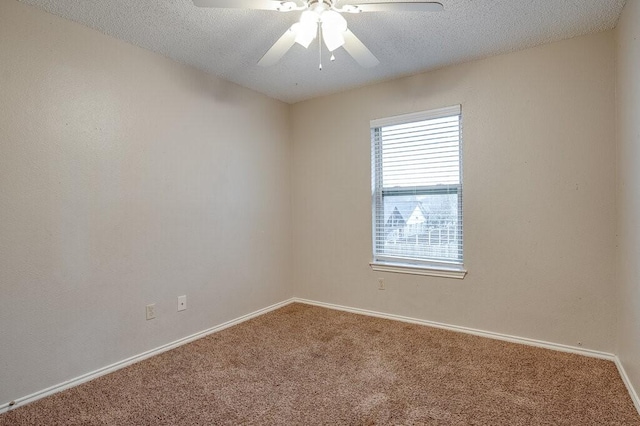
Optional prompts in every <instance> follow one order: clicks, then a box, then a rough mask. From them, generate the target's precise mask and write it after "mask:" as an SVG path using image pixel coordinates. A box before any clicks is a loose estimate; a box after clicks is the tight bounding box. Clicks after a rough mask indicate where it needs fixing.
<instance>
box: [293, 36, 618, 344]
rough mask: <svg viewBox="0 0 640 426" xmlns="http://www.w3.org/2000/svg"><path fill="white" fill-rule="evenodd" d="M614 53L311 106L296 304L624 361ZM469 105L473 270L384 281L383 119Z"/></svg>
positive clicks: (367, 90)
mask: <svg viewBox="0 0 640 426" xmlns="http://www.w3.org/2000/svg"><path fill="white" fill-rule="evenodd" d="M614 54H615V49H614V36H613V33H612V32H607V33H602V34H596V35H591V36H586V37H580V38H576V39H572V40H568V41H563V42H559V43H554V44H550V45H546V46H543V47H539V48H535V49H529V50H526V51H522V52H518V53H513V54H508V55H502V56H498V57H493V58H489V59H486V60H482V61H478V62H473V63H468V64H463V65H460V66H455V67H449V68H446V69H442V70H439V71H435V72H430V73H426V74H421V75H416V76H412V77H408V78H403V79H399V80H394V81H390V82H387V83H383V84H378V85H374V86H369V87H364V88H361V89H358V90H352V91H349V92H345V93H340V94H336V95H333V96H328V97H324V98H319V99H316V100H311V101H308V102H304V103H299V104H296V105H295V106H294V108H293V111H292V117H293V121H292V122H293V133H292V135H293V141H294V149H293V152H294V154H293V160H294V162H293V168H294V170H293V182H292V184H293V194H294V195H293V196H294V202H293V218H294V249H293V253H294V261H293V265H294V274H293V276H294V287H295V294H296V296H299V297H303V298H308V299H313V300H318V301H324V302H329V303H335V304H340V305H347V306H352V307H358V308H365V309H372V310H375V311H382V312H387V313H393V314H398V315H405V316H409V317H415V318H421V319H427V320H432V321H438V322H443V323H447V324H452V325H459V326H466V327H472V328H477V329H482V330H489V331H493V332H501V333H506V334H510V335H516V336H521V337H527V338H533V339H541V340H545V341H550V342H556V343H561V344H567V345H572V346H577V345H578V342H581V343H582V344H583V347H585V348H591V349H595V350H603V351H608V352H611V351H613V350H614V345H615V336H614V330H615V311H616V302H617V299H616V295H615V282H614V251H615V249H614V242H615V235H614V234H615V200H614V194H615V170H614V162H615V113H614V108H615V100H614V99H615V96H614V82H615V63H614V59H615V57H614ZM455 104H462V110H463V145H464V231H465V241H464V250H465V266H466V267H467V269H468V271H469V273H468V275H467V277H466V278H465V279H464V280H455V279H444V278H435V277H421V276H414V275H404V274H393V273H377V272H373V271H371V269H370V267H369V265H368V263H369V261H370V260H371V178H370V141H369V120H371V119H374V118H381V117H387V116H392V115H397V114H403V113H408V112H413V111H420V110H427V109H431V108H439V107H446V106H450V105H455ZM377 277H384V278H385V280H386V285H387V290H384V291H380V290H378V289H377Z"/></svg>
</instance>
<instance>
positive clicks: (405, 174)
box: [371, 105, 466, 278]
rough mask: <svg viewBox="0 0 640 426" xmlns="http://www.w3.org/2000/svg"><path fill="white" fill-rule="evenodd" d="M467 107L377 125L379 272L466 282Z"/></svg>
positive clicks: (374, 148) (373, 130)
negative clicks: (463, 142) (463, 155)
mask: <svg viewBox="0 0 640 426" xmlns="http://www.w3.org/2000/svg"><path fill="white" fill-rule="evenodd" d="M460 121H461V107H460V106H459V105H458V106H455V107H450V108H443V109H438V110H432V111H425V112H419V113H413V114H406V115H401V116H396V117H390V118H383V119H379V120H373V121H371V157H372V167H371V170H372V175H373V176H372V187H373V262H372V263H371V266H372V268H373V269H374V270H380V271H389V272H405V273H414V274H421V275H436V276H445V277H452V278H463V277H464V275H465V273H466V271H465V270H464V268H463V262H462V261H463V257H462V254H463V251H462V246H463V244H462V167H461V164H462V161H461V144H460V133H461V131H460V128H461V126H460Z"/></svg>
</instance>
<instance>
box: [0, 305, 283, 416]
mask: <svg viewBox="0 0 640 426" xmlns="http://www.w3.org/2000/svg"><path fill="white" fill-rule="evenodd" d="M293 301H294V299H288V300H285V301H282V302H279V303H276V304H274V305H271V306H267V307H266V308H263V309H258V310H257V311H255V312H251V313H249V314H246V315H243V316H241V317H238V318H236V319H233V320H231V321H227V322H225V323H222V324H220V325H217V326H215V327H211V328H208V329H206V330H203V331H199V332H197V333H195V334H192V335H190V336H187V337H183V338H182V339H178V340H176V341H173V342H171V343H167V344H166V345H162V346H159V347H157V348H155V349H151V350H149V351H146V352H143V353H141V354H138V355H134V356H132V357H130V358H127V359H124V360H122V361H118V362H116V363H114V364H111V365H108V366H106V367H102V368H100V369H98V370H95V371H92V372H89V373H86V374H83V375H81V376H78V377H76V378H73V379H71V380H67V381H66V382H63V383H59V384H57V385H54V386H51V387H49V388H47V389H43V390H41V391H38V392H35V393H32V394H31V395H27V396H24V397H21V398H17V399H15V400H14V401H12V402H7V403H4V404H2V405H0V414H2V413H5V412H7V411H9V410H11V409H14V408H16V407H19V406H21V405H24V404H28V403H30V402H34V401H37V400H38V399H41V398H44V397H46V396H49V395H52V394H54V393H57V392H60V391H63V390H65V389H69V388H72V387H74V386H78V385H79V384H82V383H85V382H88V381H89V380H93V379H95V378H97V377H100V376H104V375H105V374H108V373H111V372H114V371H116V370H119V369H121V368H124V367H127V366H129V365H131V364H134V363H136V362H139V361H142V360H144V359H147V358H150V357H152V356H154V355H158V354H161V353H162V352H166V351H168V350H171V349H174V348H177V347H178V346H182V345H184V344H186V343H189V342H192V341H194V340H197V339H200V338H202V337H205V336H207V335H209V334H213V333H216V332H218V331H221V330H224V329H225V328H229V327H231V326H234V325H237V324H240V323H242V322H245V321H248V320H250V319H252V318H255V317H257V316H260V315H263V314H266V313H267V312H270V311H273V310H275V309H278V308H281V307H283V306H286V305H288V304H290V303H293Z"/></svg>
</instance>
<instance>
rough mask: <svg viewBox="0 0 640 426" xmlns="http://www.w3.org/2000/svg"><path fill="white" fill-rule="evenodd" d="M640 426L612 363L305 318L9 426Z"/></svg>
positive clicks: (90, 386) (223, 340) (175, 358)
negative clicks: (378, 425) (325, 425)
mask: <svg viewBox="0 0 640 426" xmlns="http://www.w3.org/2000/svg"><path fill="white" fill-rule="evenodd" d="M75 424H82V425H212V424H215V425H223V424H227V425H239V424H255V425H258V424H260V425H270V424H284V425H315V424H327V425H329V424H330V425H335V424H345V425H374V424H393V425H514V426H516V425H581V426H584V425H640V416H639V415H638V413H637V412H636V410H635V408H634V406H633V404H632V401H631V398H630V397H629V395H628V393H627V390H626V388H625V386H624V384H623V383H622V380H621V379H620V376H619V375H618V372H617V370H616V367H615V365H614V364H613V363H612V362H609V361H603V360H597V359H593V358H587V357H583V356H578V355H572V354H567V353H561V352H555V351H550V350H546V349H539V348H533V347H528V346H523V345H518V344H513V343H506V342H501V341H497V340H490V339H486V338H482V337H476V336H471V335H466V334H460V333H454V332H450V331H444V330H439V329H434V328H430V327H424V326H419V325H412V324H405V323H401V322H395V321H389V320H383V319H377V318H370V317H366V316H361V315H355V314H350V313H345V312H339V311H333V310H328V309H324V308H318V307H313V306H308V305H302V304H292V305H288V306H286V307H284V308H281V309H279V310H277V311H274V312H271V313H268V314H266V315H263V316H261V317H259V318H255V319H253V320H251V321H247V322H245V323H242V324H240V325H237V326H235V327H231V328H229V329H226V330H223V331H221V332H219V333H216V334H213V335H211V336H208V337H205V338H203V339H200V340H198V341H195V342H193V343H190V344H188V345H185V346H182V347H180V348H177V349H174V350H172V351H169V352H165V353H164V354H161V355H158V356H156V357H153V358H150V359H148V360H145V361H142V362H140V363H138V364H134V365H132V366H130V367H127V368H124V369H122V370H119V371H117V372H115V373H112V374H109V375H106V376H103V377H100V378H98V379H95V380H93V381H91V382H88V383H85V384H83V385H80V386H77V387H75V388H73V389H69V390H67V391H64V392H61V393H58V394H56V395H53V396H50V397H48V398H44V399H41V400H39V401H37V402H34V403H32V404H30V405H26V406H24V407H18V408H16V409H15V410H13V411H11V412H9V413H6V414H4V415H2V416H0V425H75Z"/></svg>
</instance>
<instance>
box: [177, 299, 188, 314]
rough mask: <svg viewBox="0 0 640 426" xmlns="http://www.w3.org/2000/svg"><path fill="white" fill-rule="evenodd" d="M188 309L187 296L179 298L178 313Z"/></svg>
mask: <svg viewBox="0 0 640 426" xmlns="http://www.w3.org/2000/svg"><path fill="white" fill-rule="evenodd" d="M185 309H187V296H186V295H184V296H178V311H184V310H185Z"/></svg>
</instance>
